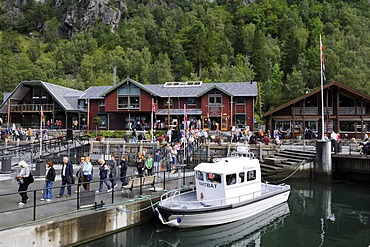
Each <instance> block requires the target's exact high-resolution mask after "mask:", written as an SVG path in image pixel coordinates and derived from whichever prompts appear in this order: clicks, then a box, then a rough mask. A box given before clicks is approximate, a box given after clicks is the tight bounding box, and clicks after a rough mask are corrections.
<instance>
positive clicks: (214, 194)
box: [194, 157, 261, 206]
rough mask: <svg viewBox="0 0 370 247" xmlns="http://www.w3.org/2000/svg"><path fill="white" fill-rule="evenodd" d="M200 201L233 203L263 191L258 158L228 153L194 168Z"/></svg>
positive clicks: (210, 203)
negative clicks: (224, 156) (226, 155)
mask: <svg viewBox="0 0 370 247" xmlns="http://www.w3.org/2000/svg"><path fill="white" fill-rule="evenodd" d="M194 170H195V182H196V192H197V199H198V201H201V202H203V204H204V205H209V206H215V205H225V204H233V203H238V202H242V201H245V200H247V199H251V198H253V197H256V196H259V195H260V194H261V169H260V164H259V161H258V159H251V158H249V157H229V158H222V159H219V160H218V161H217V162H215V163H201V164H199V165H198V166H196V167H195V168H194Z"/></svg>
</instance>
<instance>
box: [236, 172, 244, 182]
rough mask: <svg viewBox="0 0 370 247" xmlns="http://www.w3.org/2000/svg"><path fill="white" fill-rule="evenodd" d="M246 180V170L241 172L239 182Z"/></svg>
mask: <svg viewBox="0 0 370 247" xmlns="http://www.w3.org/2000/svg"><path fill="white" fill-rule="evenodd" d="M244 181H245V172H241V173H239V181H238V182H239V183H243V182H244Z"/></svg>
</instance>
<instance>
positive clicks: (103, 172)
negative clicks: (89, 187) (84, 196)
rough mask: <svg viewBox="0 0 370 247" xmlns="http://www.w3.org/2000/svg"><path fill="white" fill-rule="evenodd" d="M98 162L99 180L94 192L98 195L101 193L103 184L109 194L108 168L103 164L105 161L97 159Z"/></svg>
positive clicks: (110, 189)
mask: <svg viewBox="0 0 370 247" xmlns="http://www.w3.org/2000/svg"><path fill="white" fill-rule="evenodd" d="M98 162H99V164H100V167H99V178H100V182H99V189H98V190H96V191H95V192H96V193H99V192H102V191H103V182H104V184H105V185H106V186H107V188H108V190H107V192H111V191H112V188H111V187H110V185H109V182H108V170H109V167H108V165H107V164H106V163H105V160H103V159H99V160H98Z"/></svg>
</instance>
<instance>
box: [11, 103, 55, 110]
mask: <svg viewBox="0 0 370 247" xmlns="http://www.w3.org/2000/svg"><path fill="white" fill-rule="evenodd" d="M41 106H42V110H43V111H44V112H51V111H60V110H61V109H62V108H61V107H60V106H58V105H53V104H13V105H10V111H12V112H39V111H41Z"/></svg>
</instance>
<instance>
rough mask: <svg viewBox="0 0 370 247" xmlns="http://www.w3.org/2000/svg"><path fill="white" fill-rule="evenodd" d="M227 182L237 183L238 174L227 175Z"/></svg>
mask: <svg viewBox="0 0 370 247" xmlns="http://www.w3.org/2000/svg"><path fill="white" fill-rule="evenodd" d="M226 183H227V185H232V184H236V174H235V173H234V174H229V175H226Z"/></svg>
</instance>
